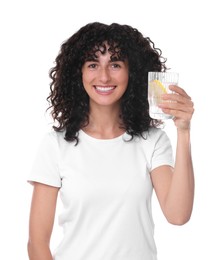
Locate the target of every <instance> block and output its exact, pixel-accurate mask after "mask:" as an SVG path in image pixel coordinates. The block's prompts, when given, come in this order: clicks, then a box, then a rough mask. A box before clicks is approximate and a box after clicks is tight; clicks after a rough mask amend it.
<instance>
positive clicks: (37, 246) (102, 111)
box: [28, 52, 194, 260]
mask: <svg viewBox="0 0 224 260" xmlns="http://www.w3.org/2000/svg"><path fill="white" fill-rule="evenodd" d="M82 74H83V84H84V88H85V90H86V92H87V93H88V95H89V97H90V114H89V124H88V125H87V126H86V127H85V128H83V131H85V132H86V133H87V134H89V135H91V136H93V137H95V138H99V139H110V138H114V137H117V136H119V135H121V134H123V132H124V130H122V129H121V128H120V125H121V124H122V122H120V117H119V113H120V98H121V97H122V95H123V94H124V92H125V90H126V88H127V84H128V63H127V62H126V61H125V62H123V61H117V62H111V61H110V54H109V53H108V52H107V53H106V54H104V55H102V54H100V53H99V54H98V59H97V60H94V61H91V62H86V63H85V64H84V65H83V69H82ZM97 88H98V90H97ZM104 88H105V89H104ZM106 88H107V89H106ZM170 89H171V90H172V91H174V92H175V94H166V95H164V96H163V99H164V100H171V101H175V102H165V103H163V104H160V107H161V108H162V109H163V111H164V112H165V113H168V114H171V115H173V116H174V117H175V119H174V124H175V126H176V129H177V148H176V149H177V150H176V161H175V166H174V168H172V167H170V166H167V165H164V166H160V167H158V168H156V169H154V170H153V171H152V172H151V175H149V177H150V176H151V180H152V183H153V186H154V189H155V192H156V194H157V197H158V200H159V203H160V206H161V209H162V211H163V213H164V215H165V217H166V218H167V220H168V222H170V223H172V224H175V225H183V224H185V223H186V222H187V221H188V220H189V218H190V216H191V212H192V207H193V198H194V172H193V166H192V160H191V147H190V122H191V118H192V115H193V112H194V108H193V102H192V101H191V98H190V97H189V96H188V95H187V93H186V92H185V91H184V90H183V89H182V88H180V87H178V86H170ZM58 191H59V189H58V188H55V187H51V186H47V185H44V184H41V183H34V191H33V198H32V203H31V211H30V228H29V242H28V253H29V258H30V260H43V259H44V260H52V259H53V258H52V255H51V252H50V249H49V243H50V237H51V233H52V228H53V224H54V217H55V209H56V203H57V197H58Z"/></svg>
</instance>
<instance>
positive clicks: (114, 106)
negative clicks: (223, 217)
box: [28, 23, 194, 260]
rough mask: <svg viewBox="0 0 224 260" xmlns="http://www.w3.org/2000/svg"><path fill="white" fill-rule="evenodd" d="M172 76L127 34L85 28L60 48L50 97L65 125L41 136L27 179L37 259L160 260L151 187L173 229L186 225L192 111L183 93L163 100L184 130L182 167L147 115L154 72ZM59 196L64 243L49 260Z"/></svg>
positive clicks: (121, 29) (144, 43) (154, 52)
mask: <svg viewBox="0 0 224 260" xmlns="http://www.w3.org/2000/svg"><path fill="white" fill-rule="evenodd" d="M165 70H166V66H165V61H164V60H163V59H162V57H161V51H160V50H159V49H156V48H155V47H154V43H153V42H152V41H151V40H150V39H149V38H144V37H143V35H142V34H141V33H140V32H139V31H138V30H136V29H134V28H132V27H130V26H127V25H119V24H111V25H105V24H101V23H92V24H87V25H86V26H84V27H83V28H81V29H80V30H79V31H78V32H77V33H75V34H74V35H73V36H72V37H71V38H69V39H68V40H67V41H66V42H64V43H63V45H62V47H61V51H60V53H59V55H58V56H57V58H56V65H55V67H54V68H52V70H51V72H50V77H51V79H52V83H51V93H50V96H49V97H48V100H49V101H50V102H51V109H52V116H53V118H54V120H55V121H57V123H58V125H57V126H54V130H55V131H52V132H50V133H49V134H47V135H46V136H45V137H44V139H43V142H42V144H41V146H40V150H39V152H38V155H37V158H36V161H35V163H34V166H33V170H32V172H31V174H30V178H29V181H30V182H32V184H33V185H34V191H33V198H32V205H31V213H30V232H29V242H28V253H29V257H30V259H31V260H43V259H44V260H48V259H49V260H50V259H55V260H74V259H75V260H89V259H90V260H105V259H106V260H126V259H127V260H140V259H141V260H155V259H157V258H156V246H155V243H154V238H153V229H154V224H153V219H152V214H151V195H152V191H153V188H154V190H155V192H156V195H157V197H158V200H159V203H160V205H161V208H162V211H163V213H164V215H165V217H166V218H167V220H168V222H170V223H172V224H175V225H182V224H184V223H186V222H187V221H188V220H189V218H190V216H191V212H192V207H193V196H194V176H193V167H192V160H191V151H190V121H191V118H192V114H193V111H194V109H193V103H192V101H191V98H190V97H189V96H188V95H187V94H186V92H185V91H184V90H183V89H181V88H180V87H178V86H170V88H171V89H172V91H173V92H175V93H174V94H167V95H164V97H163V98H164V99H166V100H171V101H175V102H165V103H163V104H161V108H162V109H163V111H164V112H166V113H168V114H171V115H172V116H173V117H174V122H175V126H176V128H177V150H176V159H175V164H173V158H172V149H171V145H170V141H169V139H168V137H167V135H166V134H165V132H164V131H162V130H161V129H159V128H158V127H157V126H158V125H159V124H160V122H159V121H157V120H155V119H152V118H150V116H149V107H148V101H147V72H148V71H165ZM59 192H60V196H61V199H62V202H63V205H64V209H63V212H62V214H61V215H60V216H59V224H60V225H62V226H63V228H64V238H63V240H62V242H61V244H60V245H59V247H58V248H57V249H56V251H55V252H54V254H52V253H51V251H50V247H49V244H50V237H51V232H52V228H53V223H54V216H55V209H56V203H57V197H58V193H59ZM52 255H54V256H52Z"/></svg>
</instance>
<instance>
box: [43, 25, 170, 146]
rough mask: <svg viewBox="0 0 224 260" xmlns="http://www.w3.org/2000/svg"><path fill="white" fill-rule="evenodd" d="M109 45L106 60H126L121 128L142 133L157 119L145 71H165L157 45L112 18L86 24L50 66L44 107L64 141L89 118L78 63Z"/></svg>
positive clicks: (74, 135) (73, 138)
mask: <svg viewBox="0 0 224 260" xmlns="http://www.w3.org/2000/svg"><path fill="white" fill-rule="evenodd" d="M105 42H106V43H107V44H108V45H109V52H110V54H111V59H113V57H114V56H115V57H118V58H119V59H121V60H124V59H127V61H128V66H129V80H128V87H127V90H126V92H125V93H124V95H123V96H122V99H121V115H120V116H121V119H122V122H123V128H124V129H125V130H126V132H127V133H128V134H129V135H131V137H132V138H133V137H134V136H136V135H138V136H142V134H143V132H144V131H148V130H149V128H150V127H156V126H158V125H159V124H160V123H161V122H160V121H158V120H155V119H152V118H150V116H149V105H148V100H147V82H148V71H166V66H165V62H166V59H164V58H163V57H162V56H161V54H162V52H161V50H160V49H158V48H155V45H154V43H153V42H152V41H151V40H150V38H148V37H143V35H142V34H141V33H140V32H139V31H138V30H137V29H135V28H132V27H131V26H129V25H120V24H117V23H113V24H111V25H106V24H102V23H98V22H95V23H90V24H87V25H86V26H84V27H82V28H81V29H80V30H79V31H78V32H76V33H75V34H73V35H72V36H71V37H70V38H69V39H68V40H66V41H65V42H64V43H63V44H62V46H61V49H60V53H59V54H58V56H57V57H56V60H55V63H56V65H55V66H54V67H53V68H52V69H51V70H50V72H49V75H50V78H51V80H52V82H51V84H50V90H51V92H50V95H49V97H48V98H47V100H48V101H49V102H50V107H49V109H52V111H51V114H52V117H53V119H54V121H57V122H58V126H53V128H54V130H55V131H58V132H59V131H65V140H66V141H76V144H78V141H79V139H78V131H79V130H80V129H81V128H82V127H84V126H86V125H88V122H89V97H88V95H87V93H86V91H85V89H84V87H83V83H82V72H81V71H82V66H83V64H84V63H85V61H87V60H89V59H90V60H91V59H92V58H93V57H96V56H95V55H96V52H97V51H99V49H100V50H102V48H104V50H105Z"/></svg>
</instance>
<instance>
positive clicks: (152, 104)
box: [148, 72, 179, 120]
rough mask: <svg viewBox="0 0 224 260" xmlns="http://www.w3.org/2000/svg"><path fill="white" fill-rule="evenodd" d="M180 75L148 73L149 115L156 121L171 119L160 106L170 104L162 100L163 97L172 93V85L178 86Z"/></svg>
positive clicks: (173, 73)
mask: <svg viewBox="0 0 224 260" xmlns="http://www.w3.org/2000/svg"><path fill="white" fill-rule="evenodd" d="M178 78H179V74H178V73H176V72H148V101H149V114H150V117H151V118H154V119H160V120H164V119H169V118H172V116H171V115H168V114H165V113H164V112H163V111H162V109H161V108H159V107H158V104H160V103H164V102H170V101H169V100H167V101H166V100H162V98H161V95H162V94H166V93H172V91H171V90H170V89H169V86H170V85H177V84H178Z"/></svg>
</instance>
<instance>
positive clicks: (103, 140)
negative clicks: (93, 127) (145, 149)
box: [79, 129, 127, 143]
mask: <svg viewBox="0 0 224 260" xmlns="http://www.w3.org/2000/svg"><path fill="white" fill-rule="evenodd" d="M79 134H80V137H81V138H82V137H83V138H85V139H88V140H89V141H93V142H99V143H115V142H118V141H120V140H122V139H124V136H125V135H127V133H126V132H124V133H123V134H121V135H119V136H117V137H114V138H110V139H100V138H96V137H93V136H91V135H89V134H87V133H86V132H85V131H83V130H82V129H80V130H79Z"/></svg>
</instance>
